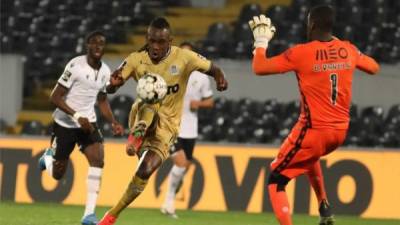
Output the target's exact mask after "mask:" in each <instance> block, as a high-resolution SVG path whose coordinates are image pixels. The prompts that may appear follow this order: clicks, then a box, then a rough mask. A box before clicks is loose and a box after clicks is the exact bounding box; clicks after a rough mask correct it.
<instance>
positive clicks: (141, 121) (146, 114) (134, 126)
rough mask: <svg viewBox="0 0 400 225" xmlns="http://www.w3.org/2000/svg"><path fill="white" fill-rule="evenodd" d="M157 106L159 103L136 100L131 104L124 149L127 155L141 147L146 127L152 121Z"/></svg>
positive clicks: (132, 153)
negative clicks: (128, 131)
mask: <svg viewBox="0 0 400 225" xmlns="http://www.w3.org/2000/svg"><path fill="white" fill-rule="evenodd" d="M159 107H160V104H146V103H144V102H136V103H135V104H133V105H132V109H131V112H130V114H129V128H130V133H129V136H128V143H127V149H126V150H127V152H128V154H129V155H134V154H135V153H137V152H138V151H139V149H140V148H141V146H142V144H143V140H144V136H145V135H146V132H147V129H148V128H149V127H150V125H151V124H152V123H153V120H154V117H155V116H156V114H157V111H158V109H159Z"/></svg>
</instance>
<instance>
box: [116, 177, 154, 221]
mask: <svg viewBox="0 0 400 225" xmlns="http://www.w3.org/2000/svg"><path fill="white" fill-rule="evenodd" d="M146 184H147V180H143V179H141V178H140V177H138V176H134V177H133V179H132V181H131V182H130V183H129V185H128V188H127V189H126V191H125V193H124V195H123V196H122V198H121V199H120V200H119V202H118V203H117V205H115V206H114V207H112V208H111V209H110V211H109V213H110V214H111V215H113V216H115V217H118V216H119V214H120V213H121V212H122V210H124V209H125V208H126V207H128V205H129V204H131V203H132V202H133V200H135V199H136V197H137V196H139V195H140V193H142V191H143V190H144V188H145V187H146Z"/></svg>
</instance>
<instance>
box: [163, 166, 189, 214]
mask: <svg viewBox="0 0 400 225" xmlns="http://www.w3.org/2000/svg"><path fill="white" fill-rule="evenodd" d="M185 171H186V168H185V167H179V166H176V165H174V166H173V167H172V169H171V171H170V172H169V180H168V192H167V196H166V198H165V205H166V206H173V204H174V200H175V193H176V189H177V188H178V185H179V183H180V182H181V181H182V178H183V176H184V175H185Z"/></svg>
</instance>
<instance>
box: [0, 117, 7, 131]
mask: <svg viewBox="0 0 400 225" xmlns="http://www.w3.org/2000/svg"><path fill="white" fill-rule="evenodd" d="M6 129H7V123H6V121H5V120H3V119H2V118H0V134H4V133H6Z"/></svg>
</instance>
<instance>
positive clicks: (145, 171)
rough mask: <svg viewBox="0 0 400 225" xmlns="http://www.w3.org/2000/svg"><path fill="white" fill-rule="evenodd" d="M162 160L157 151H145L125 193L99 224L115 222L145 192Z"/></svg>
mask: <svg viewBox="0 0 400 225" xmlns="http://www.w3.org/2000/svg"><path fill="white" fill-rule="evenodd" d="M162 161H163V160H162V158H161V156H160V155H159V154H157V153H156V152H155V151H149V150H146V151H144V153H143V154H142V156H141V158H140V160H139V165H138V169H137V171H136V173H135V175H134V177H133V178H132V181H131V182H130V183H129V185H128V188H127V189H126V191H125V193H124V195H123V196H122V198H121V199H120V200H119V202H118V203H117V204H116V205H115V206H114V207H112V208H111V209H110V210H109V211H108V212H107V213H106V214H105V215H104V217H103V219H101V221H100V222H99V223H98V225H112V224H114V223H115V221H116V219H117V217H118V216H119V214H120V213H121V212H122V211H123V210H124V209H125V208H126V207H128V206H129V204H130V203H132V202H133V201H134V200H135V199H136V198H137V197H138V196H139V195H140V194H141V193H142V192H143V190H144V188H145V187H146V185H147V181H148V179H149V178H150V176H151V175H152V174H153V173H154V171H155V170H156V169H157V168H158V167H160V165H161V163H162Z"/></svg>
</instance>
